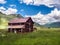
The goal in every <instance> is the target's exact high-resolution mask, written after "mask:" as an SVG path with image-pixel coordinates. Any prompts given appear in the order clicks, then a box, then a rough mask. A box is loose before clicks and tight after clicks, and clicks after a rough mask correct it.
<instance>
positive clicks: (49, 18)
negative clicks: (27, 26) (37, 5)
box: [25, 8, 60, 25]
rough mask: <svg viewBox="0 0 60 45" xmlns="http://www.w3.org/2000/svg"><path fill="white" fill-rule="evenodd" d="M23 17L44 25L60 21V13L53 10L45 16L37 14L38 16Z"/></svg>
mask: <svg viewBox="0 0 60 45" xmlns="http://www.w3.org/2000/svg"><path fill="white" fill-rule="evenodd" d="M25 17H31V18H32V19H33V21H34V22H37V23H39V24H41V25H44V24H46V23H51V22H56V21H60V11H59V10H58V9H56V8H55V9H54V10H53V11H51V13H49V14H46V15H43V14H41V13H40V12H39V13H38V14H36V15H34V16H28V15H26V16H25Z"/></svg>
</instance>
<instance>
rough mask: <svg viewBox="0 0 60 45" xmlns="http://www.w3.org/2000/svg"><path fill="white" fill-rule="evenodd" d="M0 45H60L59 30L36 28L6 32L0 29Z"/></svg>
mask: <svg viewBox="0 0 60 45" xmlns="http://www.w3.org/2000/svg"><path fill="white" fill-rule="evenodd" d="M52 30H53V31H52ZM0 45H60V30H59V29H52V28H51V29H47V30H46V29H45V30H42V29H38V31H37V32H30V33H23V34H22V33H19V34H14V33H7V32H5V31H1V30H0Z"/></svg>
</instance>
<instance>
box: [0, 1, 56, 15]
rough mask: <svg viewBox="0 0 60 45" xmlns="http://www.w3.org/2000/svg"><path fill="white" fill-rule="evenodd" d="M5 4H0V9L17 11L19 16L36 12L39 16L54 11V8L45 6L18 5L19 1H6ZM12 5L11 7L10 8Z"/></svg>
mask: <svg viewBox="0 0 60 45" xmlns="http://www.w3.org/2000/svg"><path fill="white" fill-rule="evenodd" d="M6 1H7V2H6V3H5V4H0V7H1V6H3V7H5V8H6V9H8V8H15V9H17V10H18V11H17V13H18V14H21V15H23V16H24V15H35V14H37V13H38V12H41V14H48V13H50V12H51V11H52V10H54V8H55V7H47V6H45V5H42V4H41V5H39V6H36V5H26V4H25V3H20V1H19V0H6ZM11 5H12V6H11Z"/></svg>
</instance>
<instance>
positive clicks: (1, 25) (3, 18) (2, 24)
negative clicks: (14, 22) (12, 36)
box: [0, 12, 22, 29]
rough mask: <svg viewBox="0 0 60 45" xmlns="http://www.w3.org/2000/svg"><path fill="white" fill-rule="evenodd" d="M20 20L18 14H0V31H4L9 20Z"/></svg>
mask: <svg viewBox="0 0 60 45" xmlns="http://www.w3.org/2000/svg"><path fill="white" fill-rule="evenodd" d="M16 17H18V18H22V16H21V15H19V14H11V15H5V14H2V13H1V12H0V29H5V28H7V24H8V22H9V20H11V19H13V18H16Z"/></svg>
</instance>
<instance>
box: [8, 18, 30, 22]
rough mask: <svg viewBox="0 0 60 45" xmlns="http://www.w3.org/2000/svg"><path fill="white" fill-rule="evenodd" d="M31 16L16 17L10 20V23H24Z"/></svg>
mask: <svg viewBox="0 0 60 45" xmlns="http://www.w3.org/2000/svg"><path fill="white" fill-rule="evenodd" d="M29 18H30V17H27V18H14V19H12V20H10V21H9V23H24V22H26V21H27V20H28V19H29Z"/></svg>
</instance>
